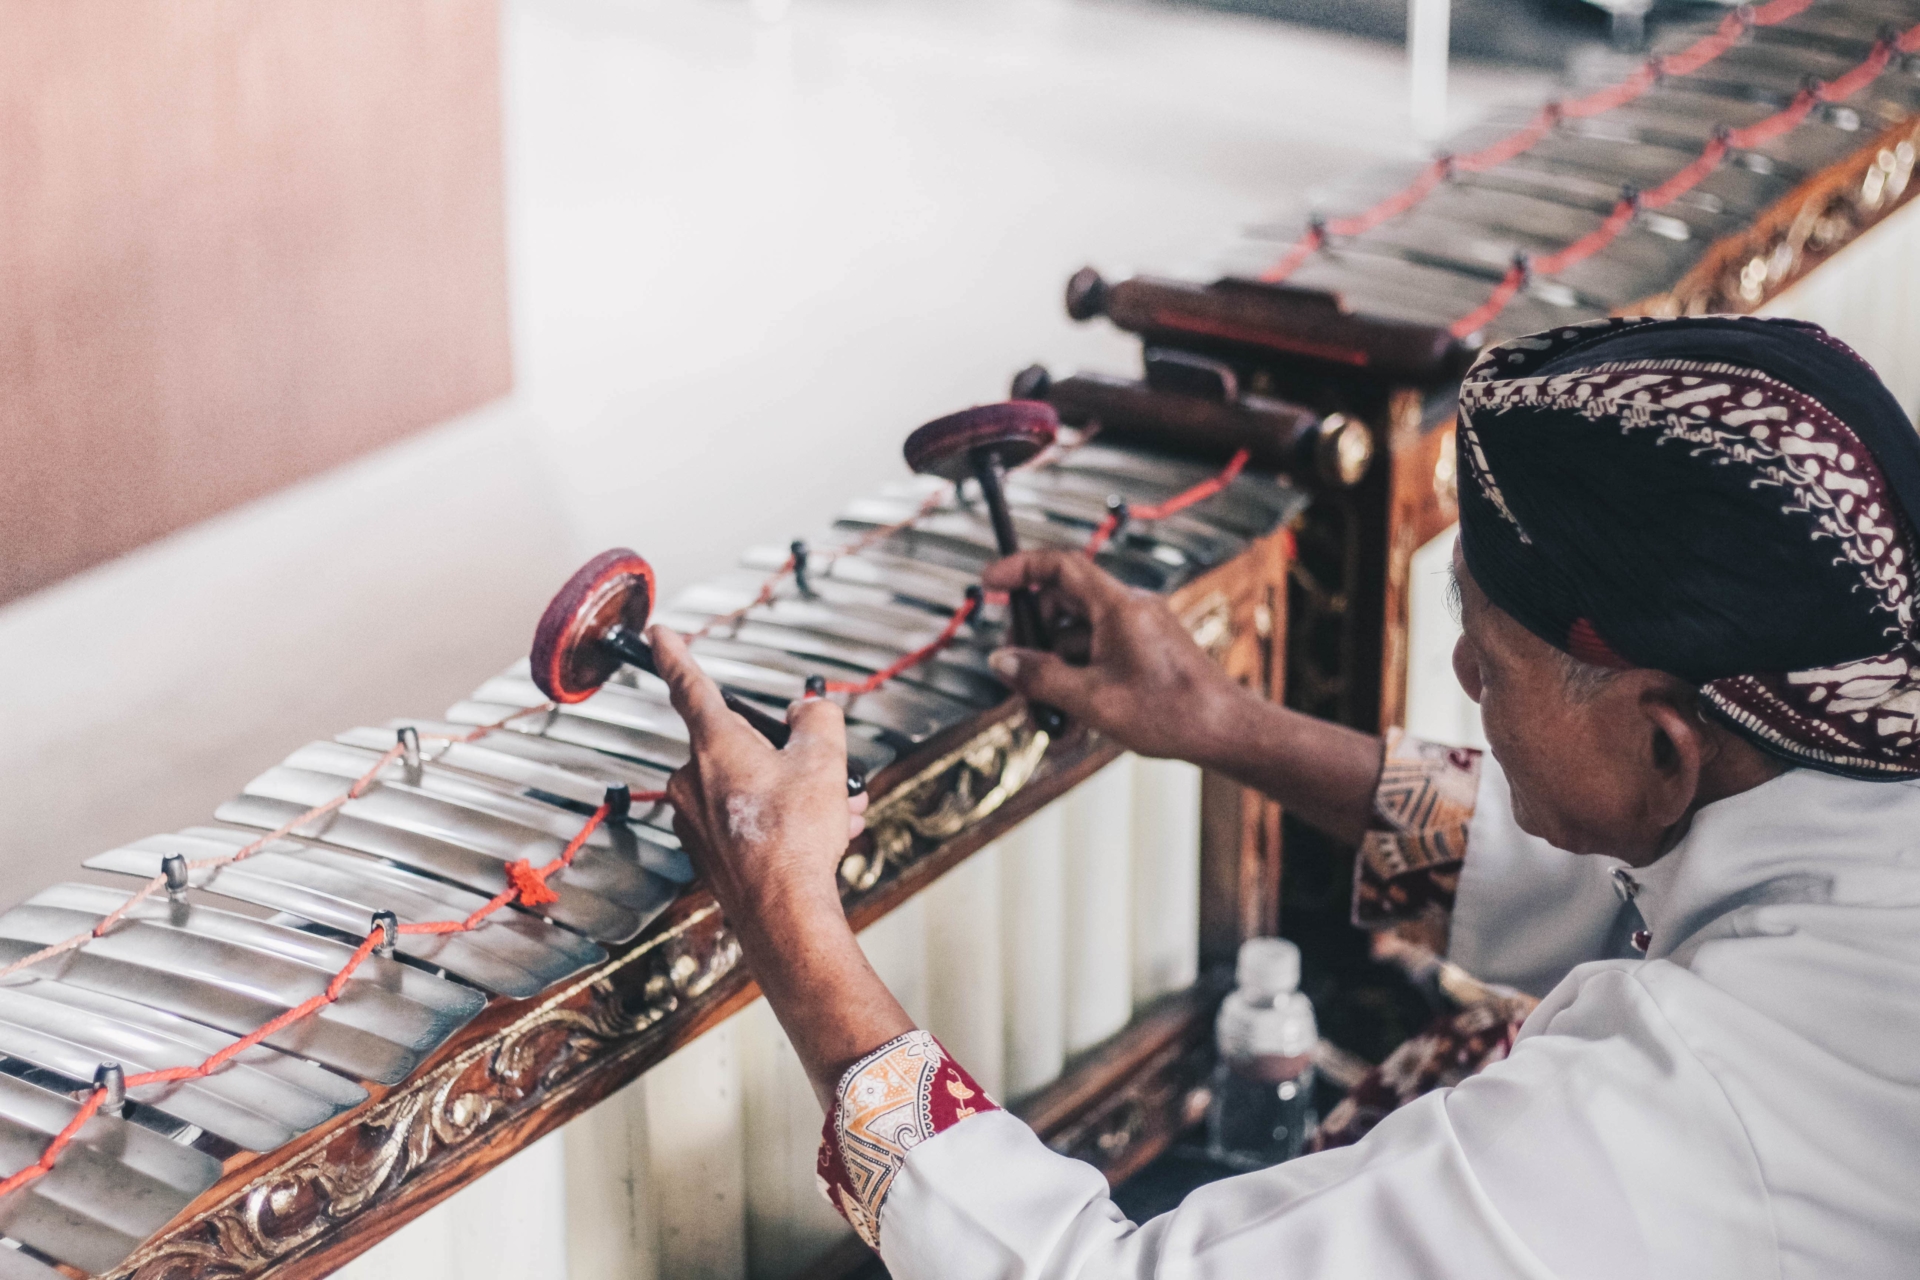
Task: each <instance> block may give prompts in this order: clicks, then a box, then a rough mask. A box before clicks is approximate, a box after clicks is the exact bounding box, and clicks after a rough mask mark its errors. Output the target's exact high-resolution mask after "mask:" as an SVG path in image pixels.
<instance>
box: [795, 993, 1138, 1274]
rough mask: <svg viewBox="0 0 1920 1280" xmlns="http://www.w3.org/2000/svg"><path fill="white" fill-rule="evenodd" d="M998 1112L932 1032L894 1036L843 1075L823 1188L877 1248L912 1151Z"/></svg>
mask: <svg viewBox="0 0 1920 1280" xmlns="http://www.w3.org/2000/svg"><path fill="white" fill-rule="evenodd" d="M998 1110H1000V1108H999V1106H998V1105H997V1104H996V1103H995V1102H994V1101H993V1099H991V1098H989V1097H988V1096H987V1095H986V1092H985V1090H983V1089H981V1087H980V1086H979V1084H977V1083H976V1082H975V1081H974V1078H973V1077H972V1076H970V1075H968V1074H967V1073H966V1071H965V1070H964V1069H963V1068H962V1067H961V1066H960V1064H959V1063H957V1062H955V1061H954V1060H953V1059H952V1058H951V1057H949V1056H948V1055H947V1051H946V1050H945V1049H943V1048H941V1047H940V1042H939V1041H938V1040H936V1039H934V1038H933V1034H932V1033H931V1032H928V1031H920V1030H914V1031H909V1032H908V1033H907V1034H905V1035H903V1036H900V1037H898V1038H896V1039H893V1040H889V1041H888V1042H887V1043H885V1044H883V1045H881V1046H880V1047H879V1048H878V1049H875V1050H874V1051H873V1052H871V1053H869V1054H867V1055H866V1056H865V1057H864V1058H862V1059H860V1061H858V1062H856V1063H854V1064H853V1065H852V1066H851V1067H848V1068H847V1070H846V1071H845V1073H844V1074H842V1075H841V1077H840V1084H839V1087H838V1088H837V1089H836V1090H835V1092H834V1105H833V1108H832V1110H830V1111H829V1112H828V1113H827V1122H826V1127H825V1130H824V1131H823V1132H822V1134H821V1137H820V1154H819V1159H818V1162H817V1164H816V1166H815V1174H816V1176H817V1178H818V1182H819V1187H820V1194H821V1195H823V1196H825V1197H826V1198H827V1203H828V1204H830V1205H832V1206H833V1207H834V1210H835V1211H836V1212H837V1213H839V1215H840V1216H841V1217H843V1218H845V1219H846V1220H847V1223H848V1225H850V1226H851V1227H852V1228H853V1229H854V1232H855V1233H856V1234H857V1235H859V1237H860V1238H861V1239H862V1240H864V1241H866V1242H867V1244H868V1245H869V1246H871V1247H872V1248H875V1249H878V1248H879V1247H880V1207H881V1206H882V1205H883V1204H885V1203H886V1200H887V1196H888V1194H889V1192H891V1191H892V1189H893V1181H894V1179H895V1177H897V1176H898V1175H899V1172H900V1167H901V1166H902V1165H903V1164H905V1163H906V1159H907V1155H908V1153H909V1152H911V1151H912V1150H913V1149H914V1148H916V1147H918V1146H919V1145H920V1144H921V1143H923V1142H925V1141H927V1140H928V1139H929V1138H931V1137H933V1136H934V1135H935V1134H938V1133H942V1132H944V1131H946V1130H947V1129H950V1128H952V1127H953V1126H954V1125H956V1124H959V1123H960V1122H961V1121H962V1120H966V1119H970V1118H971V1117H973V1116H977V1115H980V1114H982V1113H984V1112H989V1111H998ZM1102 1185H1105V1184H1102Z"/></svg>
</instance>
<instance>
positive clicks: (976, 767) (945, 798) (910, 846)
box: [840, 710, 1049, 893]
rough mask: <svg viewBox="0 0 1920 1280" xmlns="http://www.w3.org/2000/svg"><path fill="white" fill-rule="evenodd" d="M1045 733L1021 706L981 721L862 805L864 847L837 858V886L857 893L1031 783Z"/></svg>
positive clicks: (1044, 749) (972, 823) (1042, 753)
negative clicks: (867, 836)
mask: <svg viewBox="0 0 1920 1280" xmlns="http://www.w3.org/2000/svg"><path fill="white" fill-rule="evenodd" d="M1048 742H1049V738H1048V736H1047V734H1046V732H1045V731H1044V730H1041V729H1036V728H1035V727H1034V726H1033V722H1032V721H1031V720H1030V719H1029V718H1028V717H1027V715H1026V713H1025V712H1024V710H1023V711H1021V712H1020V713H1019V714H1018V715H1016V716H1010V717H1007V718H1005V719H1002V720H999V721H996V722H995V723H993V724H991V725H989V726H987V728H986V729H985V730H983V731H982V732H980V733H978V734H976V735H975V736H974V737H973V738H972V739H971V740H969V741H968V742H966V743H964V744H963V745H961V746H959V747H957V748H955V749H954V750H952V751H949V752H947V753H946V754H945V755H943V756H941V757H939V758H938V759H936V760H934V761H933V762H932V763H931V764H929V765H927V766H926V768H924V769H922V770H920V772H918V773H916V774H914V775H913V777H911V778H909V779H907V780H906V781H905V782H903V783H901V784H900V785H899V786H897V787H895V788H893V789H892V790H891V791H889V792H887V794H886V795H885V796H883V797H881V798H880V799H879V800H878V801H876V802H875V803H874V805H873V807H872V808H871V809H869V810H867V830H868V831H870V832H871V833H872V839H871V842H870V846H869V850H868V851H867V852H864V853H861V852H853V853H849V854H848V855H847V856H846V857H845V858H844V859H842V860H841V863H840V883H841V885H842V886H843V887H844V888H846V889H848V890H851V891H852V892H855V893H864V892H865V891H866V890H868V889H871V888H873V887H874V886H875V885H876V884H878V883H879V882H880V878H881V876H883V875H884V874H886V870H887V868H888V867H894V868H896V869H897V868H900V867H904V866H906V865H907V864H909V863H911V862H915V861H917V860H918V859H919V858H921V857H924V856H925V855H926V853H927V852H929V851H930V850H931V849H932V848H934V847H936V846H938V845H940V844H941V843H943V842H945V841H948V840H951V839H953V838H954V837H955V836H957V835H959V834H961V833H962V832H964V831H966V830H968V829H969V828H971V827H973V826H975V825H977V824H978V823H979V822H980V821H981V820H982V819H984V818H985V817H987V815H989V814H991V813H993V812H994V811H995V810H996V809H998V808H999V807H1000V806H1001V805H1003V804H1005V803H1006V802H1007V801H1008V800H1010V799H1011V798H1013V796H1015V795H1017V794H1018V793H1019V791H1020V789H1021V788H1022V787H1024V786H1026V785H1027V783H1028V782H1029V781H1031V780H1032V778H1033V775H1034V774H1035V772H1037V771H1038V770H1039V768H1040V761H1041V759H1042V758H1043V757H1044V756H1045V755H1046V754H1047V744H1048Z"/></svg>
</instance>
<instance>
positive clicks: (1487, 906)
mask: <svg viewBox="0 0 1920 1280" xmlns="http://www.w3.org/2000/svg"><path fill="white" fill-rule="evenodd" d="M1477 783H1478V789H1477V792H1476V795H1475V798H1474V802H1473V805H1472V807H1471V809H1470V810H1469V812H1468V822H1467V827H1466V832H1465V840H1464V844H1465V848H1466V850H1467V852H1466V854H1465V856H1464V857H1463V859H1462V860H1461V861H1460V862H1459V863H1457V864H1456V867H1457V871H1456V877H1457V886H1456V890H1455V893H1454V895H1453V899H1452V903H1451V906H1452V912H1453V915H1452V920H1451V922H1450V932H1449V934H1448V943H1447V959H1449V960H1451V961H1453V962H1454V963H1455V964H1457V965H1459V966H1460V967H1461V968H1463V969H1465V970H1466V971H1467V972H1469V973H1471V974H1472V975H1473V976H1474V977H1476V978H1478V979H1480V980H1481V981H1482V982H1492V983H1499V984H1502V985H1504V986H1509V987H1513V988H1515V989H1516V990H1519V991H1524V992H1527V993H1529V994H1531V995H1536V996H1540V995H1545V994H1546V993H1547V992H1548V991H1550V990H1552V988H1553V987H1554V986H1555V984H1557V983H1558V982H1559V981H1560V980H1561V979H1562V978H1564V977H1566V976H1567V974H1568V973H1569V972H1570V971H1571V970H1572V969H1573V967H1574V966H1575V965H1577V964H1582V963H1585V962H1586V961H1588V960H1604V959H1619V958H1624V957H1629V956H1631V955H1633V954H1634V953H1633V952H1632V951H1630V950H1629V949H1628V944H1627V939H1628V938H1629V936H1630V935H1631V934H1632V932H1633V930H1634V929H1636V928H1638V927H1639V918H1638V916H1637V915H1636V914H1633V913H1632V909H1631V908H1630V907H1627V906H1625V905H1624V904H1623V902H1622V900H1621V898H1620V896H1619V895H1618V894H1617V893H1616V892H1615V890H1614V886H1613V870H1614V868H1616V867H1622V866H1625V865H1626V864H1624V863H1622V862H1621V861H1619V860H1618V859H1616V858H1606V857H1601V856H1598V855H1595V854H1573V853H1568V852H1567V851H1566V850H1564V849H1558V848H1555V847H1554V846H1553V845H1550V844H1548V843H1547V842H1546V841H1545V840H1542V839H1540V838H1538V837H1537V836H1530V835H1528V834H1527V833H1526V832H1524V831H1522V830H1521V829H1520V825H1519V824H1518V823H1517V822H1515V821H1514V817H1513V793H1512V792H1511V791H1510V790H1509V789H1508V785H1507V775H1506V773H1505V771H1503V770H1502V769H1501V768H1500V762H1499V761H1497V760H1495V759H1494V758H1493V757H1492V756H1491V755H1489V756H1486V757H1483V758H1482V759H1481V760H1480V762H1479V773H1478V778H1477Z"/></svg>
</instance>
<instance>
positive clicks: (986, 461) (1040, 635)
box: [973, 449, 1067, 738]
mask: <svg viewBox="0 0 1920 1280" xmlns="http://www.w3.org/2000/svg"><path fill="white" fill-rule="evenodd" d="M973 475H974V479H976V480H978V481H979V482H980V499H981V501H983V502H985V503H986V504H987V519H988V520H990V521H992V523H993V540H994V542H995V543H997V544H999V548H1000V554H1001V555H1003V556H1010V555H1013V554H1014V553H1015V552H1017V551H1019V550H1020V539H1019V538H1018V537H1017V536H1016V535H1015V534H1014V531H1013V513H1012V512H1010V511H1008V510H1007V492H1006V485H1005V483H1004V481H1005V479H1006V475H1007V469H1006V467H1005V466H1004V465H1002V464H1001V461H1000V454H999V451H998V450H994V449H976V450H975V451H974V454H973ZM1007 607H1008V608H1009V610H1011V611H1012V614H1013V642H1014V643H1015V644H1017V645H1019V646H1020V647H1021V648H1022V649H1051V648H1052V647H1053V642H1052V638H1051V637H1050V636H1048V634H1047V623H1046V619H1045V618H1044V617H1043V616H1042V615H1041V613H1040V597H1039V595H1038V594H1037V593H1036V592H1035V591H1034V589H1033V588H1032V587H1022V588H1020V589H1019V590H1018V591H1015V592H1013V593H1012V594H1011V595H1010V596H1009V597H1008V599H1007ZM1033 722H1034V723H1035V724H1037V725H1039V726H1040V727H1041V728H1042V729H1044V730H1046V731H1047V732H1048V733H1049V734H1051V735H1052V736H1054V737H1056V738H1057V737H1059V736H1060V731H1061V730H1062V729H1064V728H1066V725H1067V717H1066V715H1065V713H1063V712H1062V711H1061V710H1060V708H1058V707H1050V706H1047V705H1046V704H1044V703H1039V702H1036V703H1034V704H1033Z"/></svg>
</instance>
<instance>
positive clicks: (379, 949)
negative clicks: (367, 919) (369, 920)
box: [373, 911, 400, 960]
mask: <svg viewBox="0 0 1920 1280" xmlns="http://www.w3.org/2000/svg"><path fill="white" fill-rule="evenodd" d="M373 932H375V933H378V934H379V935H380V941H379V942H378V943H376V944H375V946H374V948H373V954H375V955H377V956H379V957H380V958H381V959H383V960H391V959H393V948H394V944H395V943H397V942H399V941H400V917H399V916H397V915H395V914H394V913H393V912H391V911H376V912H374V913H373Z"/></svg>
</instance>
